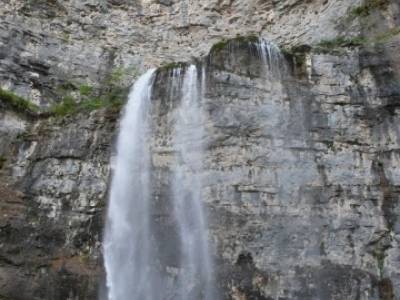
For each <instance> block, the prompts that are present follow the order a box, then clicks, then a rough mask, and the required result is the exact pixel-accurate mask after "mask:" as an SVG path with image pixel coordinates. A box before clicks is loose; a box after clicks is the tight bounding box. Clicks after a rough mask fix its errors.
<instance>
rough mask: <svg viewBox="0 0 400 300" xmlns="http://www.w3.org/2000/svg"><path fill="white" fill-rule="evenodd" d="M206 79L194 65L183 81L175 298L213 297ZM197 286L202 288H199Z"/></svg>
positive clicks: (176, 180) (175, 184)
mask: <svg viewBox="0 0 400 300" xmlns="http://www.w3.org/2000/svg"><path fill="white" fill-rule="evenodd" d="M200 82H201V84H202V88H204V80H201V81H199V80H198V70H197V68H196V66H194V65H191V66H189V67H188V69H187V70H186V73H185V76H184V79H183V84H182V100H181V105H180V107H179V109H178V112H177V113H178V117H177V120H178V121H177V124H176V128H175V131H176V133H175V150H176V153H178V155H179V162H178V163H177V164H176V166H175V170H174V180H173V197H174V211H175V215H176V217H177V221H178V227H179V232H180V234H179V235H180V242H181V249H182V252H181V255H182V257H181V260H182V261H181V270H182V271H183V274H182V276H180V282H179V287H180V288H179V289H178V291H179V293H180V294H177V295H176V296H175V297H174V299H182V300H185V299H207V300H208V299H212V297H213V289H212V277H211V275H212V269H211V260H210V254H209V249H208V244H207V233H206V224H205V217H204V212H203V208H202V198H201V187H202V186H201V174H202V172H201V171H202V162H203V157H202V155H203V147H204V143H203V140H204V134H205V132H204V128H203V124H204V118H203V115H202V110H201V107H200V100H201V98H202V97H201V96H202V93H201V92H199V91H200V88H199V84H200ZM196 285H197V286H198V287H196Z"/></svg>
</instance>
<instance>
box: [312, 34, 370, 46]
mask: <svg viewBox="0 0 400 300" xmlns="http://www.w3.org/2000/svg"><path fill="white" fill-rule="evenodd" d="M366 42H367V39H366V38H365V37H362V36H356V37H343V36H339V37H336V38H334V39H332V40H322V41H321V42H319V43H318V44H317V48H322V49H332V48H338V47H357V46H361V45H364V44H365V43H366Z"/></svg>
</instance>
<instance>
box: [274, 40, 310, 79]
mask: <svg viewBox="0 0 400 300" xmlns="http://www.w3.org/2000/svg"><path fill="white" fill-rule="evenodd" d="M310 50H311V47H310V46H308V45H299V46H294V47H291V48H282V49H281V51H282V53H283V55H285V56H286V57H287V58H288V60H290V61H292V62H293V65H294V68H295V72H296V74H297V75H299V76H304V75H305V74H306V73H307V66H306V58H307V53H308V52H310Z"/></svg>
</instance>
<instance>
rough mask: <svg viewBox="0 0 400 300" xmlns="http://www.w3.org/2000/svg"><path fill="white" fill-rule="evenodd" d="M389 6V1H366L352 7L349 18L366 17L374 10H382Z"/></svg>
mask: <svg viewBox="0 0 400 300" xmlns="http://www.w3.org/2000/svg"><path fill="white" fill-rule="evenodd" d="M388 4H389V0H366V1H365V3H364V4H362V5H360V6H357V7H354V8H353V9H352V10H351V11H350V16H357V17H367V16H369V15H370V14H371V11H373V10H374V9H382V8H384V7H386V6H387V5H388Z"/></svg>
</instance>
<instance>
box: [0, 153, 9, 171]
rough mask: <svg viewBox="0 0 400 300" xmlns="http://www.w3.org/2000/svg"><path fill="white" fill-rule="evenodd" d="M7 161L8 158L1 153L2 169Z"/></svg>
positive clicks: (0, 164) (0, 165)
mask: <svg viewBox="0 0 400 300" xmlns="http://www.w3.org/2000/svg"><path fill="white" fill-rule="evenodd" d="M6 161H7V159H6V158H5V157H4V156H3V155H0V170H1V169H3V167H4V164H5V163H6Z"/></svg>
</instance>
